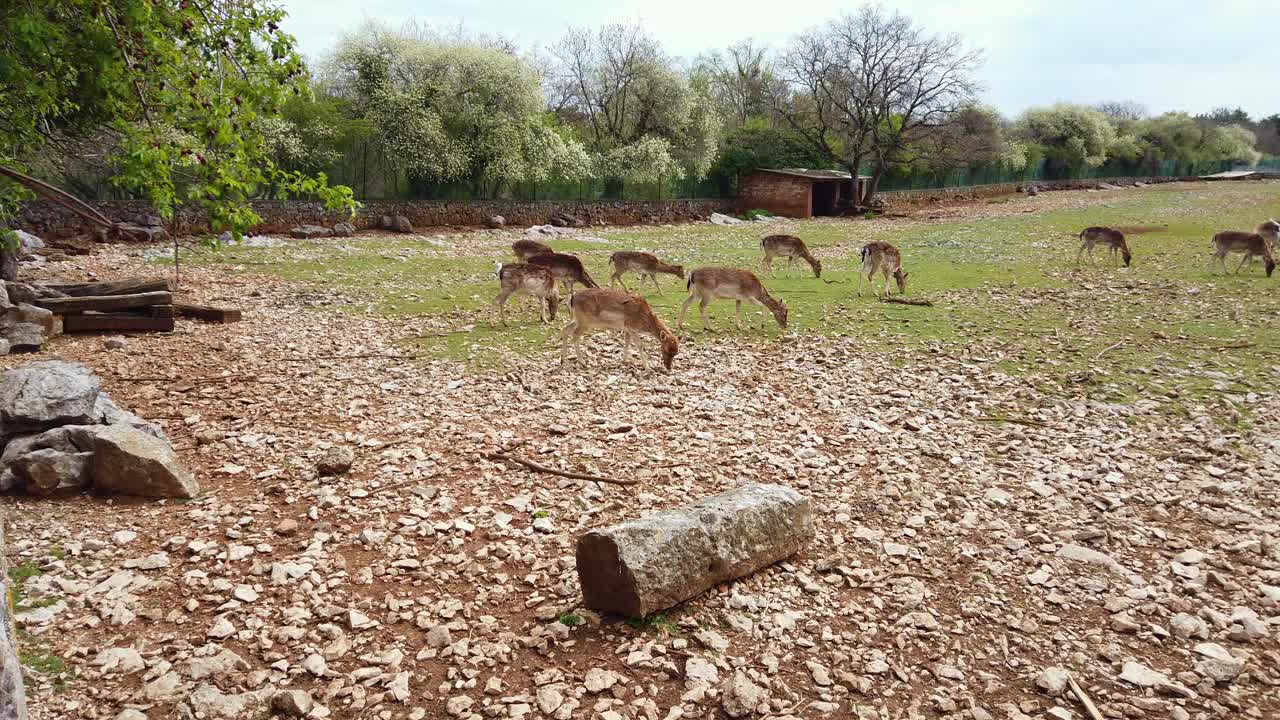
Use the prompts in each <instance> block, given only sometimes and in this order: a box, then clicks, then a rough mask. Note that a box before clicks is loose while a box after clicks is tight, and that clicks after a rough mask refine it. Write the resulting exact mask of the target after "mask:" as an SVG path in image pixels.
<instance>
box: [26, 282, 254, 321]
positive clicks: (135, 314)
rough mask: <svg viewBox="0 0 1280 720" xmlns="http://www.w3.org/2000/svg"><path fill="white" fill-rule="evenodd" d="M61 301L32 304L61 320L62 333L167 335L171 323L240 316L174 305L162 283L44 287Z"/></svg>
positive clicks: (170, 292)
mask: <svg viewBox="0 0 1280 720" xmlns="http://www.w3.org/2000/svg"><path fill="white" fill-rule="evenodd" d="M44 287H45V288H47V289H49V290H54V291H56V293H57V294H58V295H61V296H63V297H44V298H38V299H37V300H36V302H35V304H36V305H37V306H39V307H42V308H44V309H46V310H49V311H50V312H52V313H53V314H55V315H61V316H62V331H63V332H66V333H79V332H172V331H173V327H174V318H176V317H180V316H181V317H193V318H198V319H201V320H207V321H209V322H222V323H227V322H236V321H238V320H240V311H239V310H231V309H223V308H212V307H204V306H199V305H184V304H180V303H179V304H175V303H174V301H173V288H172V287H171V286H170V284H169V281H168V280H163V279H161V280H154V279H146V278H133V279H130V280H120V281H116V282H104V283H69V284H47V285H45V286H44Z"/></svg>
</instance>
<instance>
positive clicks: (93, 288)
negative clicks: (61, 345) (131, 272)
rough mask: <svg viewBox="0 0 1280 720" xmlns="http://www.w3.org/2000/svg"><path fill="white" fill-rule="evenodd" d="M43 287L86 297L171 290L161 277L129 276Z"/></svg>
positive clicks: (73, 295)
mask: <svg viewBox="0 0 1280 720" xmlns="http://www.w3.org/2000/svg"><path fill="white" fill-rule="evenodd" d="M45 287H48V288H52V289H54V290H57V291H59V292H61V293H63V294H65V295H70V296H72V297H88V296H98V297H100V296H103V295H136V294H138V293H148V292H173V288H172V287H171V286H170V285H169V281H168V280H166V279H163V278H160V279H156V278H129V279H128V280H117V281H114V282H101V283H65V284H46V285H45Z"/></svg>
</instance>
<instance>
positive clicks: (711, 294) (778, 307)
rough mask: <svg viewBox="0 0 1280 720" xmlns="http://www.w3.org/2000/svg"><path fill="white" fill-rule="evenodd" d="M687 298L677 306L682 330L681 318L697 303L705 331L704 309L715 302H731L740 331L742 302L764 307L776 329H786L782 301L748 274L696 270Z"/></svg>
mask: <svg viewBox="0 0 1280 720" xmlns="http://www.w3.org/2000/svg"><path fill="white" fill-rule="evenodd" d="M687 287H688V288H689V298H688V299H687V300H685V301H684V305H681V306H680V321H679V322H678V323H677V325H678V326H679V327H681V328H683V327H684V314H685V312H686V311H688V310H689V306H690V305H692V304H693V301H694V300H695V299H696V300H699V301H700V302H699V303H698V313H699V314H700V315H702V329H703V330H706V329H708V328H707V305H710V304H711V301H712V300H715V299H717V298H719V299H723V300H733V301H734V303H735V305H736V310H737V315H735V317H734V325H735V326H736V327H737V328H738V329H739V330H741V329H742V302H743V301H744V300H745V301H747V302H753V303H756V304H757V305H763V306H764V307H766V308H768V309H769V312H771V313H773V319H774V320H777V321H778V327H781V328H786V327H787V305H786V303H784V302H782V301H781V300H777V299H774V297H773V296H771V295H770V294H769V291H768V290H766V289H765V287H764V285H762V284H760V279H759V278H757V277H756V276H755V273H753V272H751V271H750V270H736V269H734V268H722V267H705V268H698V269H697V270H694V271H693V272H692V273H690V274H689V282H688V283H687ZM764 322H765V320H764V316H763V315H761V317H760V327H761V328H763V327H764Z"/></svg>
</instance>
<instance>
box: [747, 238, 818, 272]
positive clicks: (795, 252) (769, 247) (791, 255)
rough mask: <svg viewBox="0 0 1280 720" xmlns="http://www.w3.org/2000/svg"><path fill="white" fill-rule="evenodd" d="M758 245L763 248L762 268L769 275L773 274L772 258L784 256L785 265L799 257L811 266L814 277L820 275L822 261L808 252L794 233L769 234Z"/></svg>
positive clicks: (789, 265) (794, 262) (789, 264)
mask: <svg viewBox="0 0 1280 720" xmlns="http://www.w3.org/2000/svg"><path fill="white" fill-rule="evenodd" d="M760 247H761V248H762V249H763V250H764V269H765V270H766V271H767V272H768V273H769V274H770V275H773V259H774V258H776V257H784V258H786V259H787V267H791V266H792V265H795V264H796V258H801V259H803V260H804V261H805V262H807V263H809V267H811V268H813V276H814V277H822V262H821V261H820V260H818V258H816V257H814V256H813V255H812V254H811V253H810V252H809V248H807V247H805V244H804V241H803V240H801V239H800V238H798V237H796V236H794V235H770V236H769V237H766V238H765V239H763V240H761V241H760Z"/></svg>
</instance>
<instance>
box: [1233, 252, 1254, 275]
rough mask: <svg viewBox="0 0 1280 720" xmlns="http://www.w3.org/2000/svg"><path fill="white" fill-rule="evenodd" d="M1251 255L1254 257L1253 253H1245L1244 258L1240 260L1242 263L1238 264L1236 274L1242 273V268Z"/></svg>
mask: <svg viewBox="0 0 1280 720" xmlns="http://www.w3.org/2000/svg"><path fill="white" fill-rule="evenodd" d="M1251 257H1253V256H1252V255H1249V254H1248V253H1246V254H1245V256H1244V259H1242V260H1241V261H1240V264H1239V265H1237V266H1236V274H1237V275H1239V274H1240V268H1242V267H1244V264H1245V262H1246V261H1247V260H1248V259H1249V258H1251Z"/></svg>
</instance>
